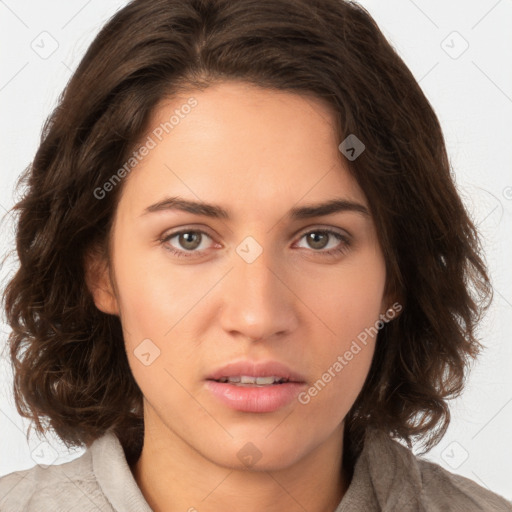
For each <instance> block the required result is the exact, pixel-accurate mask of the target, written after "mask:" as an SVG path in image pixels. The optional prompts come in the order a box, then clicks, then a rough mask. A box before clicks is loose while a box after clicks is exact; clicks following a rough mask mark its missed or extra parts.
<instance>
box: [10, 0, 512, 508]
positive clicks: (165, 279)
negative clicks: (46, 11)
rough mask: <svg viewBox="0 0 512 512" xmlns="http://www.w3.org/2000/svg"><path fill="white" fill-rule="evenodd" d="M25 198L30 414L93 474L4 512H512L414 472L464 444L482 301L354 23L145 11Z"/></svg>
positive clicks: (59, 135) (67, 476) (403, 106)
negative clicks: (445, 446)
mask: <svg viewBox="0 0 512 512" xmlns="http://www.w3.org/2000/svg"><path fill="white" fill-rule="evenodd" d="M26 180H27V191H26V194H25V196H24V197H23V199H22V200H21V201H20V202H19V203H18V204H17V205H16V206H15V211H17V212H18V213H19V221H18V230H17V251H18V256H19V258H20V269H19V270H18V272H17V273H16V275H15V276H14V278H13V279H12V281H11V282H10V283H9V285H8V287H7V289H6V293H5V310H6V313H7V317H8V321H9V323H10V325H11V327H12V329H13V333H12V335H11V337H10V339H9V343H10V349H11V357H12V361H13V366H14V371H15V382H14V385H15V387H14V392H15V399H16V404H17V407H18V410H19V412H20V414H22V415H24V416H26V417H28V418H31V419H32V420H34V423H35V426H36V429H37V430H38V431H39V432H45V431H46V430H50V429H53V430H54V431H55V432H56V434H57V435H58V436H60V438H61V439H62V440H63V441H64V442H65V443H66V444H67V445H68V446H70V447H71V446H84V445H85V446H86V447H87V451H86V452H85V453H84V454H83V455H82V456H81V457H79V458H78V459H75V460H74V461H72V462H70V463H66V464H63V465H59V466H50V467H48V468H46V469H42V468H40V467H35V468H32V469H30V470H27V471H21V472H17V473H12V474H10V475H7V476H5V477H3V478H2V479H0V499H3V501H0V504H1V505H2V506H3V508H2V510H4V509H5V510H9V511H11V510H12V511H14V510H20V511H21V510H24V511H27V510H28V511H33V510H34V511H35V510H38V511H40V510H63V511H64V510H66V511H67V510H73V509H75V510H110V511H111V510H115V511H128V510H133V511H141V510H154V511H163V510H165V511H180V510H188V511H195V510H198V511H200V512H203V511H206V512H208V511H218V510H244V511H251V510H262V509H263V510H269V511H274V510H287V511H295V510H297V511H299V510H300V511H302V510H308V511H311V512H316V511H318V512H320V511H337V512H341V511H347V510H350V511H359V510H360V511H368V510H400V511H416V510H447V509H450V510H464V511H472V510H475V511H476V510H512V504H510V503H508V502H507V501H506V500H505V499H503V498H502V497H500V496H498V495H496V494H494V493H492V492H490V491H488V490H486V489H484V488H482V487H480V486H479V485H477V484H476V483H474V482H472V481H470V480H468V479H466V478H463V477H461V476H457V475H454V474H451V473H449V472H447V471H445V470H444V469H442V468H441V467H439V466H437V465H435V464H432V463H429V462H426V461H424V460H422V459H420V458H418V457H416V456H414V455H413V454H412V452H411V451H410V448H411V446H412V444H411V441H412V439H420V440H422V441H423V447H424V448H425V450H428V449H430V448H431V447H432V446H434V445H435V444H436V443H438V442H439V440H440V439H441V438H442V436H443V434H444V432H445V431H446V428H447V426H448V423H449V419H450V415H449V409H448V406H447V399H448V398H452V397H454V396H457V395H458V394H459V393H460V392H461V391H462V388H463V383H464V376H465V374H466V368H467V364H468V361H470V359H472V358H474V357H476V355H477V354H478V351H479V347H480V345H479V343H478V341H477V339H476V338H475V333H474V330H475V326H476V322H477V320H478V318H479V315H480V314H481V312H482V311H483V310H484V309H485V307H486V305H487V303H488V299H489V297H490V285H489V280H488V277H487V273H486V268H485V265H484V263H483V261H482V259H481V254H480V245H479V241H478V237H477V233H476V230H475V228H474V226H473V224H472V223H471V221H470V219H469V218H468V216H467V214H466V211H465V209H464V207H463V205H462V203H461V200H460V198H459V197H458V195H457V193H456V190H455V188H454V185H453V183H452V181H451V178H450V172H449V164H448V159H447V155H446V149H445V145H444V140H443V136H442V132H441V128H440V126H439V122H438V120H437V117H436V115H435V113H434V112H433V110H432V108H431V106H430V105H429V103H428V101H427V99H426V98H425V96H424V95H423V93H422V92H421V90H420V88H419V86H418V84H417V83H416V81H415V80H414V78H413V76H412V74H411V73H410V72H409V70H408V69H407V67H406V66H405V64H404V63H403V62H402V60H401V59H400V58H399V57H398V55H397V54H396V53H395V51H394V50H393V49H392V47H391V46H390V45H389V43H388V42H387V41H386V40H385V38H384V36H383V35H382V33H381V32H380V30H379V29H378V27H377V26H376V24H375V22H374V21H373V20H372V18H371V17H370V16H369V14H368V13H367V12H366V11H365V10H364V9H362V8H361V7H360V6H358V5H357V4H352V3H348V2H343V1H341V0H322V1H318V2H310V1H307V0H277V1H276V0H272V1H270V0H264V1H261V0H258V1H253V0H248V1H243V2H241V1H234V0H188V1H186V2H184V1H178V0H155V1H152V2H147V1H143V0H135V1H133V2H131V3H130V4H128V5H127V6H126V7H125V8H124V9H122V10H121V11H119V12H118V13H117V14H116V15H115V16H114V17H113V18H112V20H110V22H109V23H108V24H107V25H106V26H105V27H104V28H103V30H102V31H101V32H100V34H99V35H98V37H97V38H96V39H95V41H94V42H93V43H92V45H91V47H90V48H89V50H88V52H87V54H86V55H85V57H84V59H83V60H82V62H81V64H80V66H79V68H78V70H77V71H76V73H75V75H74V76H73V78H72V79H71V81H70V83H69V85H68V87H67V88H66V90H65V92H64V94H63V97H62V99H61V102H60V104H59V106H58V107H57V109H56V110H55V111H54V113H53V115H52V116H51V118H50V120H49V122H48V123H47V125H46V127H45V132H44V136H43V140H42V142H41V146H40V148H39V150H38V152H37V154H36V157H35V160H34V162H33V165H32V166H31V168H30V169H29V170H28V171H27V175H26ZM399 441H400V442H399ZM405 445H407V446H408V448H407V447H406V446H405Z"/></svg>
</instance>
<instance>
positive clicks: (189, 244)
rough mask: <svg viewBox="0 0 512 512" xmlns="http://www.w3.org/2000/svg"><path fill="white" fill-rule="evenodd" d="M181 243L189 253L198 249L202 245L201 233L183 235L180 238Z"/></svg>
mask: <svg viewBox="0 0 512 512" xmlns="http://www.w3.org/2000/svg"><path fill="white" fill-rule="evenodd" d="M179 242H180V245H181V246H182V247H183V248H184V249H187V250H188V251H191V250H193V249H196V248H197V247H199V245H200V244H201V233H194V232H189V233H181V234H180V236H179Z"/></svg>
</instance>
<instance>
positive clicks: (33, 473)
mask: <svg viewBox="0 0 512 512" xmlns="http://www.w3.org/2000/svg"><path fill="white" fill-rule="evenodd" d="M0 511H2V512H22V511H23V512H36V511H37V512H46V511H48V512H49V511H52V512H64V511H66V512H70V511H76V512H78V511H80V512H89V511H90V512H93V511H94V512H98V511H102V512H103V511H104V512H107V511H108V512H112V511H113V508H112V507H111V506H110V505H109V503H108V501H107V500H106V499H105V497H104V494H103V493H102V491H101V488H100V486H99V484H98V482H97V480H96V477H95V475H94V471H93V468H92V458H91V452H90V449H88V450H86V451H85V453H83V454H82V455H81V456H80V457H78V458H76V459H74V460H72V461H70V462H66V463H64V464H60V465H51V466H42V465H37V466H34V467H33V468H30V469H26V470H22V471H15V472H13V473H9V474H8V475H5V476H3V477H1V478H0Z"/></svg>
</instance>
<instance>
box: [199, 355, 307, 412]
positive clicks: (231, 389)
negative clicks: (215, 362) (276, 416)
mask: <svg viewBox="0 0 512 512" xmlns="http://www.w3.org/2000/svg"><path fill="white" fill-rule="evenodd" d="M304 386H306V380H305V378H304V377H302V375H300V374H299V373H296V372H294V371H292V370H290V369H289V368H288V367H287V366H286V365H284V364H282V363H279V362H277V361H267V362H265V363H257V362H253V361H238V362H234V363H230V364H228V365H225V366H224V367H222V368H219V369H217V370H215V371H214V372H212V374H210V375H209V376H208V377H207V378H206V387H207V389H208V390H209V391H210V392H211V394H212V395H213V396H214V397H215V398H216V399H217V400H218V401H219V402H220V403H221V404H223V405H225V406H227V407H229V408H230V409H235V410H237V411H242V412H253V413H264V412H274V411H277V410H278V409H281V408H283V407H285V406H287V405H289V404H291V403H292V402H293V401H294V399H295V398H296V396H297V395H298V393H299V392H300V390H301V389H303V387H304Z"/></svg>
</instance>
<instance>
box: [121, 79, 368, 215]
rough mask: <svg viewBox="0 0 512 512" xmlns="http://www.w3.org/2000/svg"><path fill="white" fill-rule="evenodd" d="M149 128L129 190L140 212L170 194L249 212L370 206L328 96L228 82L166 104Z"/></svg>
mask: <svg viewBox="0 0 512 512" xmlns="http://www.w3.org/2000/svg"><path fill="white" fill-rule="evenodd" d="M148 126H149V127H148V130H147V132H146V134H145V136H144V138H143V139H142V143H144V142H147V143H149V144H148V145H150V146H151V149H150V150H149V151H148V152H147V154H146V156H144V158H142V159H141V161H140V163H138V164H137V166H136V167H135V168H134V170H133V171H132V172H131V173H130V175H129V176H128V178H127V181H128V183H126V184H125V190H124V192H123V199H124V204H125V205H126V204H129V205H130V208H131V209H133V210H138V211H142V210H143V209H144V208H146V207H147V206H148V205H149V204H150V203H151V202H153V203H154V202H156V201H158V200H160V199H162V198H163V197H164V196H168V195H178V196H181V197H187V198H190V199H195V200H203V201H207V202H214V203H220V204H225V205H229V209H230V210H232V211H233V213H237V212H238V213H239V214H240V215H242V214H247V212H248V211H251V212H259V213H260V214H262V215H263V214H264V213H269V212H270V211H271V210H272V211H274V213H278V212H279V211H280V210H282V208H283V207H285V206H286V207H287V208H291V207H292V206H293V205H294V204H297V203H298V202H301V203H315V202H320V201H325V199H332V198H335V197H336V198H338V197H340V196H343V197H344V198H346V199H348V200H353V201H358V202H361V203H363V204H365V203H366V200H365V197H364V194H363V192H362V191H361V190H360V188H359V186H358V185H357V182H356V181H355V179H354V178H353V177H352V176H351V174H350V172H349V171H348V168H347V166H346V162H345V161H344V157H343V156H342V155H341V154H340V151H339V149H338V146H339V143H340V141H339V140H338V134H337V130H336V116H335V113H334V112H333V111H332V110H331V109H330V108H329V107H328V105H326V104H325V103H324V102H323V101H322V100H320V99H317V98H314V97H311V96H302V95H298V94H295V93H290V92H284V91H275V90H271V89H263V88H260V87H256V86H252V85H249V84H245V83H237V82H228V83H222V84H216V85H214V86H212V87H210V88H208V89H206V90H204V91H190V94H189V95H187V94H181V95H180V96H177V97H174V98H171V99H165V100H163V101H161V102H160V104H159V105H158V106H157V107H156V108H155V110H154V112H153V113H152V116H151V118H150V122H149V125H148ZM123 199H122V201H121V203H123Z"/></svg>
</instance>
